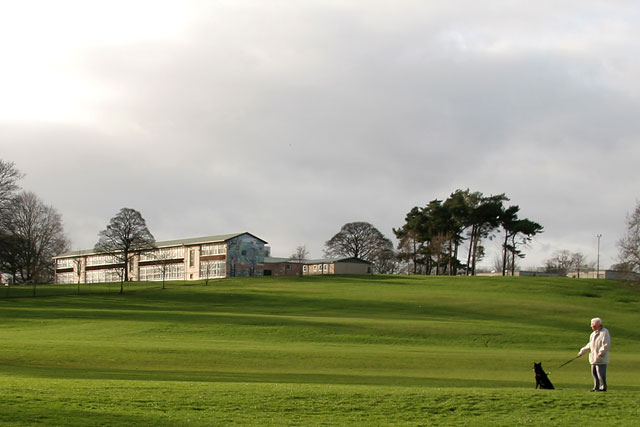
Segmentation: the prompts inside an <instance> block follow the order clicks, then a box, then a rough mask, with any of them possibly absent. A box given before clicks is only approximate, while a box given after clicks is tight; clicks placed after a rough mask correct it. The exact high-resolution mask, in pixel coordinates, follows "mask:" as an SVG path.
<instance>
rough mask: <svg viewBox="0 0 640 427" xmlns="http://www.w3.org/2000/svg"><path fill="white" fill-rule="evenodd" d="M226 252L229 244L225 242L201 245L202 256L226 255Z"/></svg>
mask: <svg viewBox="0 0 640 427" xmlns="http://www.w3.org/2000/svg"><path fill="white" fill-rule="evenodd" d="M226 253H227V245H226V244H224V243H223V244H217V245H202V246H201V247H200V256H209V255H225V254H226Z"/></svg>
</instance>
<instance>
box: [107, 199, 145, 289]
mask: <svg viewBox="0 0 640 427" xmlns="http://www.w3.org/2000/svg"><path fill="white" fill-rule="evenodd" d="M98 236H99V240H98V243H96V245H95V250H96V251H97V252H100V253H104V254H108V255H111V256H112V257H113V258H114V259H115V261H116V263H117V264H119V267H120V269H121V270H122V276H121V281H120V293H123V292H124V284H123V283H124V282H127V281H128V280H129V269H130V267H129V262H130V261H131V260H132V256H133V255H134V254H135V253H140V252H142V251H145V250H149V249H151V248H152V247H153V245H154V243H155V238H154V237H153V235H152V234H151V232H150V231H149V229H148V228H147V223H146V221H145V220H144V218H143V217H142V215H141V214H140V212H138V211H137V210H135V209H131V208H122V209H120V212H118V214H117V215H116V216H114V217H113V218H111V220H110V221H109V224H108V225H107V228H106V229H104V230H102V231H101V232H100V233H98Z"/></svg>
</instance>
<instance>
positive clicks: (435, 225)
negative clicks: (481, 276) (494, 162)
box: [393, 189, 543, 275]
mask: <svg viewBox="0 0 640 427" xmlns="http://www.w3.org/2000/svg"><path fill="white" fill-rule="evenodd" d="M508 201H509V198H508V197H507V196H506V195H505V194H504V193H503V194H498V195H490V196H485V195H483V194H482V193H480V192H477V191H476V192H472V191H470V190H469V189H466V190H456V191H454V192H453V193H451V195H450V196H449V197H448V198H447V199H446V200H444V201H443V200H438V199H434V200H432V201H430V202H429V203H428V204H427V205H426V206H424V207H417V206H416V207H414V208H413V209H411V210H410V211H409V213H407V215H406V217H405V224H404V225H403V226H402V227H400V228H397V229H393V232H394V234H395V235H396V237H397V239H398V240H399V244H398V253H397V257H398V259H399V260H400V261H401V262H403V263H406V265H407V266H408V269H409V272H410V273H413V274H436V275H440V274H446V275H458V274H465V275H475V273H476V266H477V264H478V262H479V261H480V260H481V259H482V258H483V257H484V256H485V247H484V245H483V242H484V240H486V239H487V238H489V237H494V236H495V235H496V234H497V233H498V232H501V233H502V235H501V238H502V254H501V260H500V261H501V262H500V269H501V272H502V274H503V275H506V274H507V272H510V273H511V274H513V272H514V270H515V266H516V261H517V259H519V258H523V257H524V256H525V254H524V252H523V251H522V248H523V247H524V245H526V243H528V242H530V241H531V239H532V238H533V236H535V235H536V234H539V233H542V231H543V227H542V225H540V224H538V223H537V222H534V221H531V220H529V219H527V218H519V217H518V214H519V212H520V207H519V206H517V205H507V204H506V202H508ZM465 243H466V245H465ZM462 247H466V253H461V252H462V251H461V248H462ZM460 259H462V260H463V261H461V260H460Z"/></svg>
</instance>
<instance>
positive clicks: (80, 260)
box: [73, 257, 84, 295]
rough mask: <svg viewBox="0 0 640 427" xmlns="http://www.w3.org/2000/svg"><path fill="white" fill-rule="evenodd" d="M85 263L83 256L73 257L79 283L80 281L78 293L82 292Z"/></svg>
mask: <svg viewBox="0 0 640 427" xmlns="http://www.w3.org/2000/svg"><path fill="white" fill-rule="evenodd" d="M83 263H84V260H83V258H82V257H79V258H74V259H73V265H74V267H75V270H76V276H77V283H78V295H79V294H80V282H81V279H82V265H83Z"/></svg>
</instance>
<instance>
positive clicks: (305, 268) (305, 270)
mask: <svg viewBox="0 0 640 427" xmlns="http://www.w3.org/2000/svg"><path fill="white" fill-rule="evenodd" d="M302 271H303V272H305V273H306V272H308V271H309V266H308V265H303V266H302Z"/></svg>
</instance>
